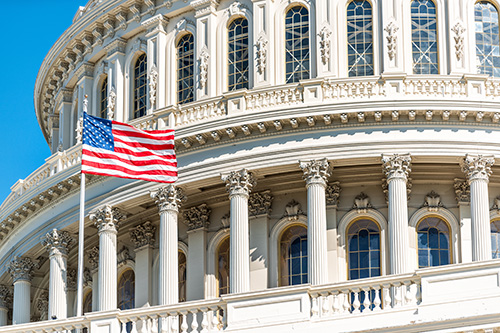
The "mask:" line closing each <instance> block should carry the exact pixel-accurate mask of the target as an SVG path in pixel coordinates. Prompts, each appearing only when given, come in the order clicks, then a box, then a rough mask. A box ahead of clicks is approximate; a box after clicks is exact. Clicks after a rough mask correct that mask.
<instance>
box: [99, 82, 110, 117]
mask: <svg viewBox="0 0 500 333" xmlns="http://www.w3.org/2000/svg"><path fill="white" fill-rule="evenodd" d="M100 97H101V98H100V100H101V103H100V106H99V109H100V110H99V111H100V112H99V117H101V118H104V119H108V77H107V76H106V77H105V78H104V80H102V84H101V96H100Z"/></svg>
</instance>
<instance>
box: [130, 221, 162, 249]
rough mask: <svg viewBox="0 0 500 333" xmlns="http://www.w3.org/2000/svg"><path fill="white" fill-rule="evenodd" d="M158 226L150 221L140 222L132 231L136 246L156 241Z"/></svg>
mask: <svg viewBox="0 0 500 333" xmlns="http://www.w3.org/2000/svg"><path fill="white" fill-rule="evenodd" d="M155 232H156V227H155V226H154V225H153V223H151V222H150V221H146V222H144V223H143V224H139V225H138V226H137V227H135V228H134V229H132V230H131V231H130V238H131V239H132V241H133V242H134V244H135V248H136V249H138V248H141V247H143V246H146V245H149V246H152V245H154V243H155Z"/></svg>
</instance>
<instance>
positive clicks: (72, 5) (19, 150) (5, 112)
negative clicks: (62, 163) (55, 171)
mask: <svg viewBox="0 0 500 333" xmlns="http://www.w3.org/2000/svg"><path fill="white" fill-rule="evenodd" d="M86 1H87V0H25V1H22V2H20V3H18V2H13V1H5V3H2V12H3V13H4V15H2V20H0V29H1V30H0V31H3V32H4V33H3V34H2V50H1V52H0V63H1V64H2V65H1V68H2V77H3V79H2V81H1V85H0V87H1V89H0V101H1V103H0V114H1V116H2V121H0V139H1V140H2V142H3V144H2V145H0V156H1V157H2V160H1V161H2V163H0V175H1V176H0V202H3V201H4V200H5V198H6V197H7V196H8V195H9V193H10V187H11V186H12V185H14V183H15V182H16V181H17V180H18V179H24V178H26V177H27V176H28V175H30V174H31V173H32V172H33V171H35V170H36V169H37V168H38V167H40V166H41V165H42V164H43V163H44V162H45V159H46V158H47V157H49V156H50V150H49V147H48V145H47V143H46V142H45V140H44V138H43V136H42V132H41V131H40V127H39V126H38V122H37V120H36V116H35V109H34V106H33V90H34V85H35V80H36V76H37V73H38V69H39V68H40V65H41V64H42V61H43V59H44V57H45V55H46V54H47V52H48V51H49V49H50V48H51V47H52V45H53V44H54V42H55V41H56V40H57V38H59V36H60V35H61V34H62V33H63V32H64V30H66V29H67V28H68V27H69V26H70V25H71V21H72V19H73V16H74V15H75V13H76V11H77V9H78V7H79V6H83V5H85V3H86Z"/></svg>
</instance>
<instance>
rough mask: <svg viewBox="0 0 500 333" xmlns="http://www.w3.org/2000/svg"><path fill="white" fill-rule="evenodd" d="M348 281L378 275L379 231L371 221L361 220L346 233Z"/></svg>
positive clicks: (379, 263)
mask: <svg viewBox="0 0 500 333" xmlns="http://www.w3.org/2000/svg"><path fill="white" fill-rule="evenodd" d="M347 249H348V266H349V279H350V280H356V279H363V278H369V277H374V276H379V275H380V267H381V262H380V229H379V227H378V225H377V224H376V223H375V222H373V221H372V220H368V219H361V220H358V221H356V222H354V223H353V224H351V226H350V227H349V230H348V231H347Z"/></svg>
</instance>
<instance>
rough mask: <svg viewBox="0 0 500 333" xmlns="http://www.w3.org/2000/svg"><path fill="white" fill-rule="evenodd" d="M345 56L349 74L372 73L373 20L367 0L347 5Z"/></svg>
mask: <svg viewBox="0 0 500 333" xmlns="http://www.w3.org/2000/svg"><path fill="white" fill-rule="evenodd" d="M347 58H348V68H347V71H348V73H349V76H365V75H373V74H374V72H373V22H372V10H371V4H370V2H369V1H368V0H353V1H351V2H350V3H349V5H348V6H347Z"/></svg>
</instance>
